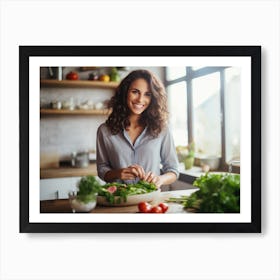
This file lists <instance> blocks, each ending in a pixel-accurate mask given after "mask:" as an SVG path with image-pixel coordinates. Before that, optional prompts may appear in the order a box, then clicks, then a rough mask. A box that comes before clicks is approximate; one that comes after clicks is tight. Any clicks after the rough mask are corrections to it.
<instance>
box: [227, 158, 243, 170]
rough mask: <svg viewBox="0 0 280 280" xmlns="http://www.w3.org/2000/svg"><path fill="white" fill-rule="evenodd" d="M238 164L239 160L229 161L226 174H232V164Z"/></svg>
mask: <svg viewBox="0 0 280 280" xmlns="http://www.w3.org/2000/svg"><path fill="white" fill-rule="evenodd" d="M238 163H239V164H240V160H231V161H230V162H229V166H228V172H229V173H231V172H232V166H233V164H238Z"/></svg>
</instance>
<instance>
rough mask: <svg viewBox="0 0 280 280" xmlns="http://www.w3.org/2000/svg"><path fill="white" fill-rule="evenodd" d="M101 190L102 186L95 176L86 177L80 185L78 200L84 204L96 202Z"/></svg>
mask: <svg viewBox="0 0 280 280" xmlns="http://www.w3.org/2000/svg"><path fill="white" fill-rule="evenodd" d="M100 188H101V185H100V183H99V182H98V181H97V179H96V178H95V177H94V176H91V175H89V176H84V177H82V178H81V180H80V181H79V183H78V189H79V190H78V192H77V199H78V200H80V201H81V202H83V203H88V202H90V201H95V200H96V195H97V194H98V192H99V190H100Z"/></svg>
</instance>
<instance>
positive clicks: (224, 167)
mask: <svg viewBox="0 0 280 280" xmlns="http://www.w3.org/2000/svg"><path fill="white" fill-rule="evenodd" d="M167 68H168V67H166V68H165V71H164V84H165V87H166V89H167V92H168V87H169V86H170V85H174V84H177V83H179V82H185V83H186V95H187V126H186V129H187V131H188V142H189V143H191V142H192V141H194V140H195V139H194V124H193V122H194V120H193V119H194V118H193V114H194V108H193V88H192V81H193V79H195V78H198V77H203V76H207V75H210V74H213V73H217V72H218V73H219V76H220V92H219V95H220V114H221V121H220V122H221V163H220V168H219V171H225V172H227V171H228V169H229V164H228V163H227V162H226V129H225V125H226V124H225V86H226V84H225V70H226V69H227V68H230V66H224V67H222V66H221V67H201V68H199V69H197V70H193V69H192V67H190V66H186V68H185V69H186V71H185V75H184V76H182V77H179V78H176V79H172V80H168V79H167ZM232 172H236V173H240V167H239V166H233V167H232Z"/></svg>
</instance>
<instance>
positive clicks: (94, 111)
mask: <svg viewBox="0 0 280 280" xmlns="http://www.w3.org/2000/svg"><path fill="white" fill-rule="evenodd" d="M109 113H110V110H109V109H101V110H97V109H91V110H81V109H75V110H65V109H40V114H41V115H109Z"/></svg>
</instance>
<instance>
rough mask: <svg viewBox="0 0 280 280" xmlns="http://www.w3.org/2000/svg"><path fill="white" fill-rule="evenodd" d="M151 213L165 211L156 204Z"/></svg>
mask: <svg viewBox="0 0 280 280" xmlns="http://www.w3.org/2000/svg"><path fill="white" fill-rule="evenodd" d="M151 213H163V211H162V208H161V207H160V206H154V207H153V208H152V209H151Z"/></svg>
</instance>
